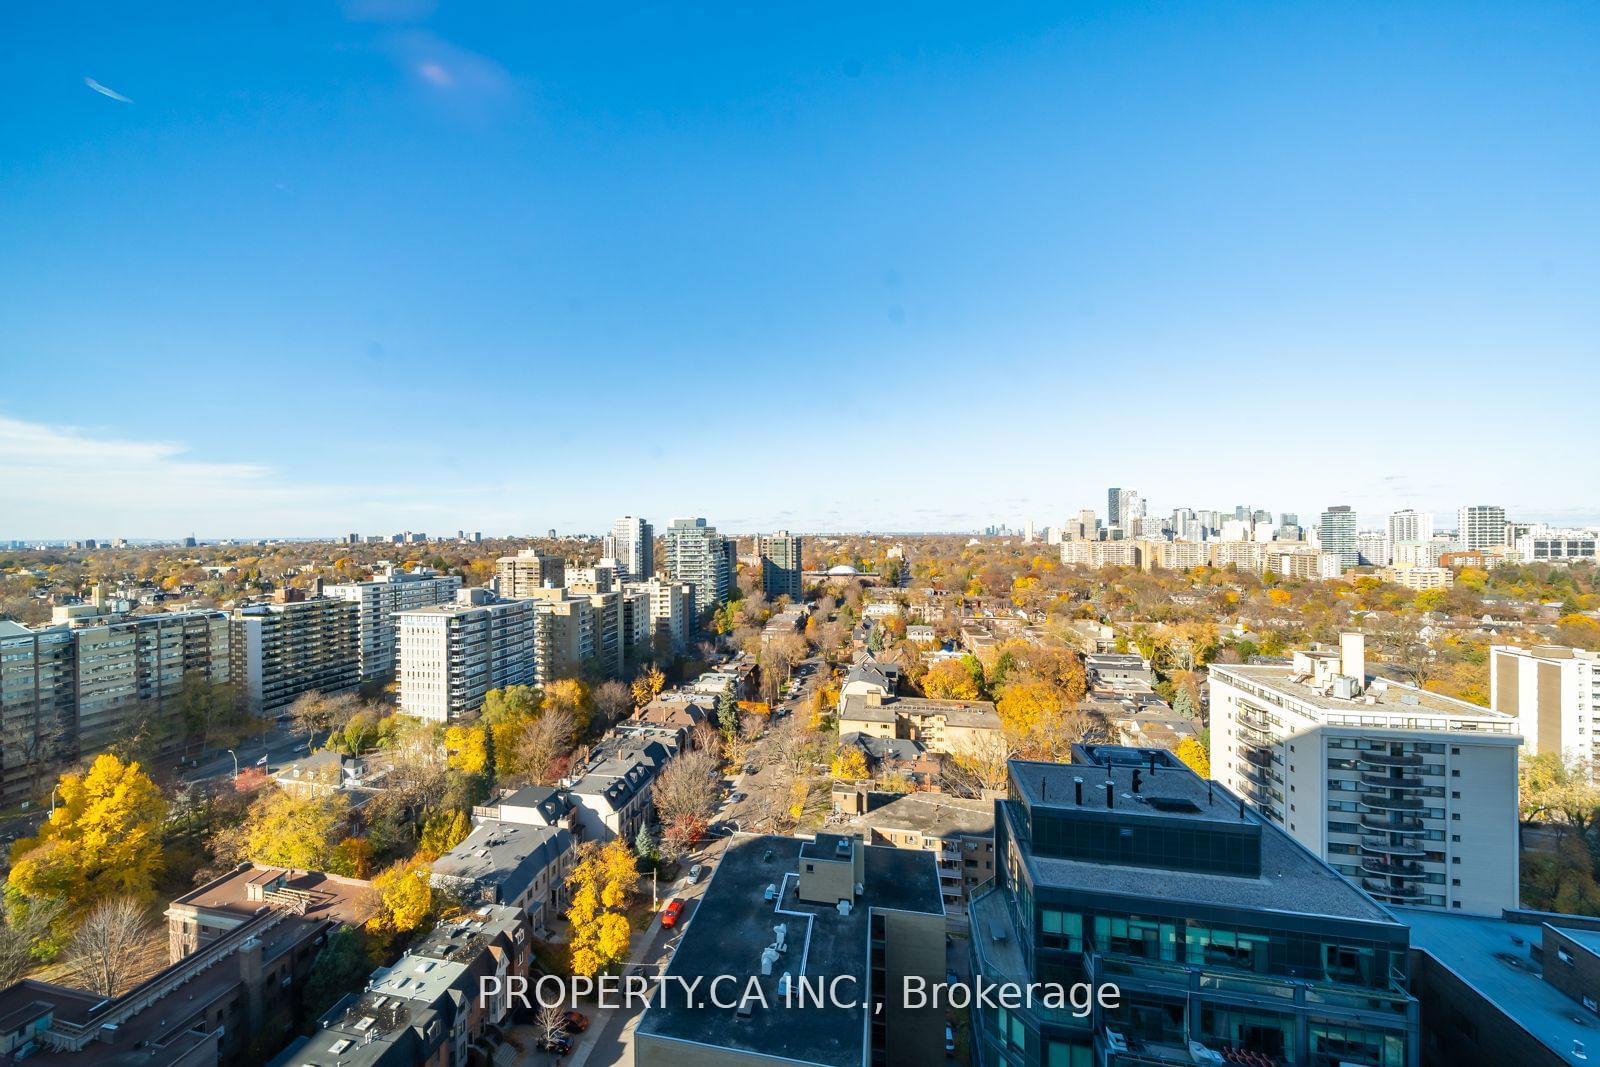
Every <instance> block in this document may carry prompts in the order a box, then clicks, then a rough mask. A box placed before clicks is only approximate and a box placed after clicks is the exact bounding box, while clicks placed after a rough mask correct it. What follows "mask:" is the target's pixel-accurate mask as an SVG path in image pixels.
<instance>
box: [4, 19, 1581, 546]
mask: <svg viewBox="0 0 1600 1067" xmlns="http://www.w3.org/2000/svg"><path fill="white" fill-rule="evenodd" d="M0 40H4V41H6V42H7V44H8V46H9V50H8V53H7V61H6V62H5V63H4V64H0V92H3V93H4V94H5V96H6V98H7V99H9V100H13V101H26V106H17V107H11V108H6V109H0V143H3V144H4V145H5V146H6V158H5V164H4V166H3V167H0V191H3V194H4V201H5V204H6V206H7V209H8V210H7V215H6V224H5V241H4V250H3V252H0V536H3V537H8V538H9V537H17V538H42V537H73V536H76V537H82V536H129V537H137V536H168V535H176V534H178V533H188V532H194V533H195V534H197V535H198V536H201V537H216V536H247V535H249V536H269V535H296V534H306V533H315V532H320V531H328V532H336V531H340V530H348V529H361V530H372V531H374V532H376V531H378V530H389V529H404V528H407V527H410V528H413V529H422V530H429V531H430V532H431V530H432V529H433V528H448V529H452V530H453V529H456V528H460V527H472V528H477V529H483V530H484V531H486V532H487V531H491V530H493V531H510V530H530V531H542V530H545V529H548V528H549V527H551V526H554V527H556V528H557V529H563V530H566V529H583V530H589V531H594V532H602V531H604V530H605V529H606V527H607V526H609V525H610V523H611V522H612V521H613V520H614V518H615V517H616V515H618V514H622V513H624V512H631V513H634V514H642V515H645V516H647V517H649V518H651V519H652V521H655V522H657V523H663V524H664V523H665V521H666V520H667V519H669V518H670V517H672V516H673V515H675V514H704V515H706V516H707V517H708V518H709V519H710V520H711V521H713V522H714V523H716V524H717V525H718V527H719V528H720V529H725V530H728V531H737V532H743V533H748V532H752V531H756V530H761V529H771V528H789V529H794V530H796V531H803V532H820V531H829V530H853V529H861V528H864V527H870V528H875V529H891V528H898V529H922V530H939V529H949V530H956V529H973V528H982V527H983V526H986V525H989V524H992V523H997V522H1005V523H1008V524H1012V525H1021V524H1022V523H1023V522H1024V521H1025V520H1026V519H1028V518H1030V517H1031V518H1033V519H1034V520H1035V521H1036V522H1037V523H1041V524H1042V523H1044V522H1048V521H1058V520H1059V519H1061V518H1064V517H1065V516H1066V515H1069V514H1071V513H1072V512H1075V511H1076V510H1077V509H1079V508H1082V507H1095V508H1096V510H1103V508H1104V504H1105V498H1104V492H1105V489H1106V487H1107V486H1109V485H1123V486H1135V487H1137V488H1138V489H1139V491H1140V492H1141V493H1143V494H1144V495H1145V496H1146V497H1147V498H1148V499H1149V500H1150V501H1151V502H1152V506H1153V507H1156V508H1158V509H1162V510H1164V509H1167V508H1170V507H1174V506H1188V507H1195V508H1199V507H1206V506H1213V507H1220V506H1223V505H1225V504H1227V503H1228V502H1229V501H1234V502H1249V503H1251V504H1252V505H1253V506H1259V507H1269V508H1271V509H1272V510H1273V511H1275V512H1276V511H1297V512H1299V514H1300V515H1301V517H1302V518H1303V519H1305V518H1307V517H1308V516H1312V515H1316V514H1319V513H1320V512H1321V511H1322V510H1323V509H1324V508H1326V507H1328V506H1329V505H1333V504H1349V505H1350V506H1352V507H1354V508H1355V509H1356V510H1357V511H1358V512H1359V513H1360V514H1361V515H1362V516H1363V523H1364V524H1367V523H1371V522H1373V521H1374V520H1375V518H1376V517H1377V516H1380V515H1382V514H1383V513H1384V512H1386V511H1387V510H1389V509H1390V508H1395V507H1407V506H1410V507H1416V508H1418V509H1423V510H1428V511H1431V512H1433V513H1434V514H1435V515H1436V516H1438V517H1439V520H1440V522H1441V524H1446V523H1445V517H1446V516H1447V515H1452V514H1453V513H1454V511H1455V509H1456V508H1458V507H1459V506H1461V505H1462V504H1466V503H1478V502H1493V503H1496V504H1501V505H1503V506H1504V507H1505V508H1506V510H1507V513H1508V514H1510V515H1514V516H1517V517H1524V518H1529V519H1547V520H1550V521H1553V522H1556V523H1558V524H1562V525H1567V524H1587V523H1594V522H1597V521H1600V493H1596V492H1595V488H1596V483H1597V478H1596V475H1595V471H1594V456H1593V449H1591V448H1588V447H1585V446H1586V444H1587V441H1588V437H1589V436H1590V428H1591V427H1592V425H1593V418H1594V414H1593V398H1594V396H1595V395H1596V392H1597V390H1600V358H1597V355H1596V345H1595V339H1596V338H1597V337H1600V301H1596V300H1595V299H1594V294H1595V293H1596V292H1600V212H1596V211H1595V210H1594V190H1595V189H1596V188H1600V139H1597V138H1596V137H1595V136H1594V130H1593V120H1592V116H1591V114H1590V112H1591V111H1592V102H1593V101H1594V100H1595V99H1597V98H1600V9H1596V8H1595V7H1593V6H1584V5H1575V6H1574V5H1566V6H1560V5H1543V4H1537V3H1535V4H1531V5H1530V4H1514V3H1510V2H1509V0H1493V2H1489V3H1486V4H1480V5H1476V6H1473V7H1472V8H1470V9H1462V8H1460V7H1459V6H1446V5H1440V6H1435V7H1428V6H1423V7H1408V8H1404V9H1401V8H1395V7H1392V6H1380V7H1372V8H1369V9H1357V8H1349V7H1340V8H1318V7H1307V6H1303V5H1261V4H1248V3H1240V2H1234V0H1223V2H1221V3H1199V2H1195V0H1178V2H1176V3H1171V4H1164V5H1159V6H1139V5H1099V6H1097V5H1092V4H1090V5H1067V6H1048V5H1035V6H1032V7H1028V6H1006V5H971V4H941V3H934V4H932V5H922V6H919V7H917V8H914V9H912V8H905V7H896V6H894V5H889V6H884V7H868V8H862V7H853V8H834V9H828V8H821V9H819V8H816V7H814V6H807V7H803V8H801V7H784V6H782V5H761V6H759V7H757V8H752V9H749V10H745V11H740V12H729V11H726V10H723V9H705V10H697V9H693V8H685V7H681V6H676V7H671V8H664V9H654V8H649V7H633V6H624V8H622V9H618V10H611V9H607V10H605V11H600V10H589V9H585V8H581V7H580V8H572V9H562V8H551V7H548V6H530V5H502V4H496V3H487V4H474V5H448V6H446V5H435V4H433V3H428V2H421V3H411V2H405V3H401V2H395V0H346V2H345V3H343V4H330V5H310V6H301V7H282V6H279V5H261V6H253V7H252V6H248V5H236V6H224V7H213V8H207V9H205V10H204V12H203V13H200V14H196V13H195V12H193V11H189V10H186V9H185V8H183V7H182V6H179V7H177V8H173V9H167V8H163V7H161V6H160V5H158V8H157V9H155V10H152V9H149V8H146V7H136V6H123V7H118V6H109V7H103V8H96V9H94V10H93V13H92V15H91V14H86V13H85V12H82V11H79V10H77V9H76V8H75V7H74V6H73V5H71V4H68V5H66V6H61V5H37V4H35V5H9V6H8V7H6V8H5V9H4V10H3V11H0Z"/></svg>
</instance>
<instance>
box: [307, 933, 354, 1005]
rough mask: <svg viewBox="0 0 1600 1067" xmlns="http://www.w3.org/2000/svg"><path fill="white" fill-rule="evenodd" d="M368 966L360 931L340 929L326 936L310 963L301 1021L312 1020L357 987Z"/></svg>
mask: <svg viewBox="0 0 1600 1067" xmlns="http://www.w3.org/2000/svg"><path fill="white" fill-rule="evenodd" d="M370 970H371V964H369V963H368V961H367V948H366V943H365V941H364V939H363V938H362V936H361V931H359V930H357V929H355V928H354V927H350V926H341V927H339V928H338V929H336V930H334V931H333V932H332V933H330V934H329V935H328V940H327V943H326V944H324V945H323V946H322V951H321V952H319V953H317V958H316V959H315V960H313V961H312V963H311V972H310V973H309V974H308V975H306V984H305V989H304V990H303V992H302V993H301V997H300V1004H301V1009H302V1012H303V1014H304V1016H305V1018H308V1019H315V1018H318V1017H319V1016H321V1015H322V1013H323V1012H325V1011H327V1010H328V1009H329V1008H331V1007H333V1005H334V1004H335V1003H336V1002H337V1001H338V999H339V998H340V997H342V996H344V995H345V994H346V993H349V992H351V991H352V990H356V989H359V988H361V985H362V983H363V982H365V981H366V977H367V973H368V972H369V971H370Z"/></svg>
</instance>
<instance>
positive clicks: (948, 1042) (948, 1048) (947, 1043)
mask: <svg viewBox="0 0 1600 1067" xmlns="http://www.w3.org/2000/svg"><path fill="white" fill-rule="evenodd" d="M944 1054H945V1055H946V1056H954V1055H955V1054H956V1032H955V1031H954V1030H953V1029H951V1028H950V1027H948V1026H947V1027H945V1028H944Z"/></svg>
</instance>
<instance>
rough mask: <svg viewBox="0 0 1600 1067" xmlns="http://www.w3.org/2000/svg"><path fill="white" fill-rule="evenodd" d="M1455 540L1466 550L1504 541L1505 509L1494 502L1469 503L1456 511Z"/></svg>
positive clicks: (1490, 546)
mask: <svg viewBox="0 0 1600 1067" xmlns="http://www.w3.org/2000/svg"><path fill="white" fill-rule="evenodd" d="M1456 540H1457V541H1459V542H1461V547H1462V549H1464V550H1465V551H1467V552H1476V551H1478V550H1479V549H1484V548H1493V547H1495V546H1496V545H1503V544H1505V543H1506V509H1505V508H1502V507H1499V506H1497V505H1495V504H1470V505H1468V506H1466V507H1464V508H1462V509H1461V510H1460V511H1458V512H1457V513H1456Z"/></svg>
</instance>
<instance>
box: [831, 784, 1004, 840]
mask: <svg viewBox="0 0 1600 1067" xmlns="http://www.w3.org/2000/svg"><path fill="white" fill-rule="evenodd" d="M851 823H852V824H853V825H856V826H870V827H872V828H874V829H879V830H882V829H895V830H914V831H916V832H917V833H920V834H926V835H928V836H930V837H946V836H948V835H950V834H993V833H994V801H992V800H973V799H970V798H968V797H952V796H946V795H945V794H943V793H908V794H907V795H905V796H903V797H901V798H900V799H899V800H895V801H892V802H890V803H888V804H885V805H884V806H883V807H881V808H875V809H873V810H872V811H869V812H867V813H866V814H864V815H858V816H856V817H855V818H854V819H852V820H851Z"/></svg>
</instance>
